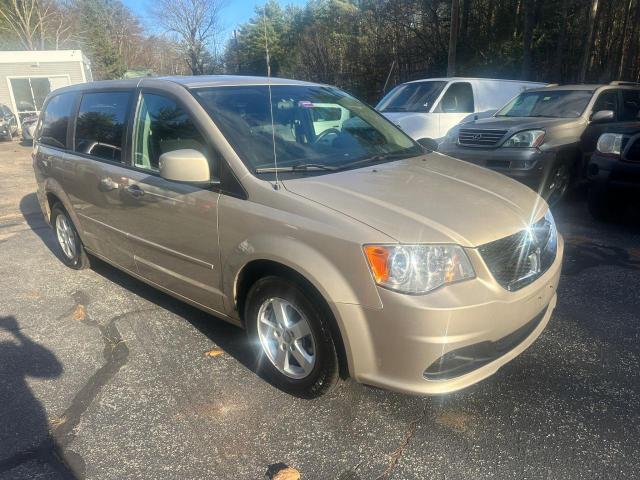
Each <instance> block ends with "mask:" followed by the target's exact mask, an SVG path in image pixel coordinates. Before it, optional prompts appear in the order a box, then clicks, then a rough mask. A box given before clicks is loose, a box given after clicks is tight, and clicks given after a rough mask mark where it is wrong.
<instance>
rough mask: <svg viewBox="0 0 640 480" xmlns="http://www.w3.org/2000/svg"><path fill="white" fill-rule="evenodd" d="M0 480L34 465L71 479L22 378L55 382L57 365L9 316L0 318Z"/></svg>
mask: <svg viewBox="0 0 640 480" xmlns="http://www.w3.org/2000/svg"><path fill="white" fill-rule="evenodd" d="M0 330H3V331H5V332H8V333H9V334H10V336H11V338H10V340H9V341H2V342H0V476H3V475H4V474H7V475H9V476H11V471H15V470H16V469H19V468H20V467H21V466H23V465H25V464H27V463H30V462H37V463H40V464H44V465H46V466H47V467H49V469H51V470H53V471H54V472H56V473H57V474H58V475H59V476H60V477H61V478H65V479H66V478H76V475H75V473H79V474H80V475H83V470H84V468H80V470H81V472H74V471H72V469H71V468H69V467H68V466H67V464H66V463H65V461H64V460H63V458H64V455H63V448H62V447H61V446H60V445H59V443H58V442H57V441H56V440H55V439H54V438H53V436H52V435H51V433H50V430H49V422H48V420H47V414H46V412H45V409H44V407H43V406H42V405H41V404H40V402H39V401H38V400H37V399H36V397H35V395H34V394H33V392H32V391H31V389H30V388H29V385H28V384H27V377H32V378H46V379H54V378H57V377H59V376H60V375H61V374H62V371H63V369H62V364H61V363H60V362H59V361H58V359H57V358H56V356H55V355H54V354H53V352H51V351H49V350H48V349H46V348H45V347H43V346H42V345H39V344H37V343H35V342H33V341H32V340H31V339H30V338H29V337H28V336H26V335H25V334H24V333H23V332H22V331H21V330H20V326H19V325H18V322H17V320H16V319H15V317H13V316H7V317H0Z"/></svg>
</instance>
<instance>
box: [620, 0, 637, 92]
mask: <svg viewBox="0 0 640 480" xmlns="http://www.w3.org/2000/svg"><path fill="white" fill-rule="evenodd" d="M632 5H633V0H629V2H628V3H627V14H626V15H625V17H624V26H623V27H622V41H621V42H620V56H619V60H618V78H619V79H620V80H622V77H623V75H624V61H625V52H626V51H627V49H626V48H625V47H626V45H627V43H628V42H627V33H628V30H629V28H628V27H629V19H630V18H631V6H632Z"/></svg>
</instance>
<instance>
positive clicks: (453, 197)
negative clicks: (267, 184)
mask: <svg viewBox="0 0 640 480" xmlns="http://www.w3.org/2000/svg"><path fill="white" fill-rule="evenodd" d="M284 185H285V187H286V189H287V190H289V191H290V192H293V193H295V194H298V195H300V196H302V197H305V198H307V199H309V200H312V201H315V202H317V203H320V204H322V205H324V206H326V207H328V208H331V209H333V210H336V211H338V212H341V213H343V214H345V215H348V216H350V217H352V218H353V219H355V220H358V221H360V222H362V223H365V224H367V225H369V226H371V227H373V228H375V229H377V230H379V231H381V232H383V233H384V234H386V235H388V236H390V237H392V238H394V239H396V240H397V241H398V242H401V243H456V244H459V245H462V246H466V247H476V246H479V245H483V244H485V243H488V242H490V241H493V240H496V239H498V238H502V237H506V236H508V235H511V234H513V233H515V232H517V231H520V230H522V229H523V228H526V227H527V226H528V225H529V224H530V223H532V221H534V220H537V219H538V218H540V216H542V215H543V213H544V212H545V211H546V209H547V207H546V203H545V202H544V201H543V200H542V199H541V198H540V197H539V196H538V195H537V194H536V193H535V192H534V191H532V190H530V189H529V188H527V187H525V186H523V185H522V184H520V183H518V182H516V181H514V180H511V179H509V178H507V177H505V176H504V175H501V174H498V173H495V172H492V171H491V170H487V169H485V168H482V167H478V166H476V165H472V164H469V163H466V162H463V161H461V160H456V159H453V158H450V157H447V156H445V155H442V154H439V153H433V154H430V155H425V156H420V157H415V158H411V159H406V160H400V161H396V162H390V163H386V164H381V165H375V166H371V167H366V168H360V169H357V170H349V171H345V172H337V173H332V174H327V175H320V176H316V177H308V178H301V179H295V180H286V181H284Z"/></svg>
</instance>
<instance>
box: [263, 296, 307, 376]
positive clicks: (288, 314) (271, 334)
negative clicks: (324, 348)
mask: <svg viewBox="0 0 640 480" xmlns="http://www.w3.org/2000/svg"><path fill="white" fill-rule="evenodd" d="M258 337H259V339H260V344H261V346H262V350H263V352H264V353H265V355H266V356H267V358H268V359H269V361H270V362H271V363H272V364H273V366H274V367H276V368H277V369H278V371H279V372H280V373H282V374H284V375H286V376H287V377H289V378H294V379H301V378H305V377H307V376H308V375H309V374H311V372H312V371H313V368H314V366H315V364H316V341H315V339H314V337H313V332H312V331H311V325H310V323H309V320H307V318H306V316H305V315H304V314H303V313H302V312H301V311H300V310H299V309H298V308H296V306H295V305H294V304H292V303H291V302H289V301H287V300H285V299H283V298H269V299H267V300H265V301H264V302H263V303H262V305H261V306H260V309H259V311H258Z"/></svg>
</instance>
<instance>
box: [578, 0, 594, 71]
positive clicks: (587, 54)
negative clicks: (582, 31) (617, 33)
mask: <svg viewBox="0 0 640 480" xmlns="http://www.w3.org/2000/svg"><path fill="white" fill-rule="evenodd" d="M597 13H598V0H591V7H590V12H589V24H588V25H587V38H586V42H585V46H584V51H583V55H582V62H581V64H580V77H579V80H580V81H581V82H584V81H585V79H586V78H587V69H588V67H589V60H590V59H591V47H592V46H593V32H594V30H595V23H596V15H597Z"/></svg>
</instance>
